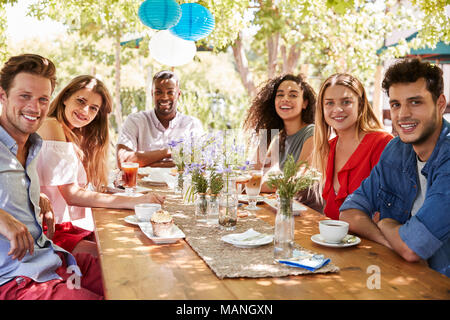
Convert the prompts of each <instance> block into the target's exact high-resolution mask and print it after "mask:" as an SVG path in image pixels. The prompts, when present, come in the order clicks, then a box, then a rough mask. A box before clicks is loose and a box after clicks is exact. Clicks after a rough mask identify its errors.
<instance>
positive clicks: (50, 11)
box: [30, 0, 143, 127]
mask: <svg viewBox="0 0 450 320" xmlns="http://www.w3.org/2000/svg"><path fill="white" fill-rule="evenodd" d="M140 3H141V1H138V0H84V1H82V2H80V1H76V0H69V1H59V0H43V1H39V2H37V3H36V4H33V5H32V6H31V7H30V13H31V15H32V16H35V17H37V18H39V19H41V18H43V17H49V18H51V19H53V20H55V21H59V22H62V23H63V24H64V25H66V26H68V27H69V31H70V32H72V33H73V32H75V33H78V34H80V35H81V36H82V37H83V38H84V40H85V42H84V44H83V45H84V47H85V49H86V50H85V52H86V53H88V54H89V55H90V58H91V59H95V58H100V59H104V58H109V59H110V58H111V52H110V51H104V50H102V49H100V48H98V47H97V46H96V43H97V42H99V41H101V40H105V39H109V40H111V41H112V43H113V48H114V59H113V61H114V64H115V75H114V76H115V91H114V100H115V110H114V114H115V121H116V123H117V125H118V126H119V127H120V126H121V124H122V107H121V103H120V69H121V46H120V41H121V37H122V36H123V35H125V34H127V33H136V32H139V31H142V30H143V25H142V24H141V23H140V22H139V19H138V17H137V9H138V7H139V5H140ZM110 61H111V59H110Z"/></svg>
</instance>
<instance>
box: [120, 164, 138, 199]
mask: <svg viewBox="0 0 450 320" xmlns="http://www.w3.org/2000/svg"><path fill="white" fill-rule="evenodd" d="M121 167H122V172H123V176H122V177H123V186H124V187H125V192H126V193H134V192H135V190H136V182H137V172H138V168H139V163H136V162H123V163H122V164H121Z"/></svg>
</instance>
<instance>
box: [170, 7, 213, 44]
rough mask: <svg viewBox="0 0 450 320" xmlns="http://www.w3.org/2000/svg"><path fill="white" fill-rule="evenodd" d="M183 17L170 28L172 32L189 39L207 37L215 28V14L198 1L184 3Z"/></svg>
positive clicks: (182, 8)
mask: <svg viewBox="0 0 450 320" xmlns="http://www.w3.org/2000/svg"><path fill="white" fill-rule="evenodd" d="M180 7H181V12H182V13H181V19H180V21H179V22H178V24H177V25H176V26H174V27H172V28H170V29H169V30H170V32H172V33H173V34H174V35H176V36H178V37H180V38H181V39H184V40H188V41H197V40H199V39H202V38H204V37H206V36H207V35H208V34H210V33H211V31H212V30H213V29H214V23H215V20H214V16H213V15H212V14H211V12H209V10H208V9H206V8H205V7H204V6H202V5H200V4H198V3H183V4H182V5H181V6H180Z"/></svg>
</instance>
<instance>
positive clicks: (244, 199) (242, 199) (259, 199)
mask: <svg viewBox="0 0 450 320" xmlns="http://www.w3.org/2000/svg"><path fill="white" fill-rule="evenodd" d="M238 200H239V201H240V202H244V203H248V196H247V195H246V194H240V195H239V196H238ZM261 202H264V197H263V196H258V197H257V198H256V203H261Z"/></svg>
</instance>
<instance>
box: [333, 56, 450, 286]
mask: <svg viewBox="0 0 450 320" xmlns="http://www.w3.org/2000/svg"><path fill="white" fill-rule="evenodd" d="M443 87H444V85H443V78H442V70H441V69H440V68H439V67H437V66H432V65H431V64H429V63H426V62H422V61H420V60H418V59H405V60H401V61H400V62H398V63H396V64H394V65H393V66H391V67H390V68H389V69H388V70H387V71H386V74H385V78H384V81H383V89H384V90H385V91H386V93H387V94H388V96H389V104H390V107H391V118H392V125H393V126H394V129H395V130H396V131H397V132H398V135H399V136H398V137H397V138H395V139H393V140H392V141H391V142H390V143H389V144H388V145H387V146H386V148H385V150H384V152H383V153H382V155H381V158H380V161H379V162H378V164H377V165H376V166H375V167H374V168H373V170H372V172H371V174H370V176H369V177H368V178H367V179H366V180H364V181H363V183H362V184H361V186H360V187H359V188H358V189H357V190H356V191H355V192H354V193H353V194H352V195H350V196H348V197H347V199H346V201H345V202H344V203H343V205H342V206H341V208H340V211H341V213H340V219H342V220H345V221H347V222H349V223H350V231H352V232H355V233H358V234H360V235H362V236H363V237H365V238H368V239H371V240H374V241H377V242H379V243H381V244H384V245H386V246H387V247H389V248H391V249H393V250H395V251H396V252H397V253H398V254H399V255H400V256H402V257H403V258H404V259H405V260H407V261H410V262H414V261H419V260H420V259H426V260H427V262H428V265H429V266H430V267H431V268H433V269H434V270H436V271H439V272H440V273H442V274H445V275H446V276H447V277H450V237H449V236H450V124H449V123H448V122H447V121H445V120H444V119H443V114H444V110H445V108H446V99H445V96H444V94H443Z"/></svg>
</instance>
